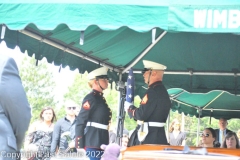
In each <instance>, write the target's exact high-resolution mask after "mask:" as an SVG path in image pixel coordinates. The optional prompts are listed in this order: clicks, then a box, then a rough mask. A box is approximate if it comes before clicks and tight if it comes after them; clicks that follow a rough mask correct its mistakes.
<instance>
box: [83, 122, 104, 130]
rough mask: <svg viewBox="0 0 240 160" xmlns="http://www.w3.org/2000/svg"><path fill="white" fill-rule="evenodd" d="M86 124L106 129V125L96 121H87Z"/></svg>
mask: <svg viewBox="0 0 240 160" xmlns="http://www.w3.org/2000/svg"><path fill="white" fill-rule="evenodd" d="M87 126H92V127H95V128H100V129H105V130H108V125H105V124H101V123H96V122H87Z"/></svg>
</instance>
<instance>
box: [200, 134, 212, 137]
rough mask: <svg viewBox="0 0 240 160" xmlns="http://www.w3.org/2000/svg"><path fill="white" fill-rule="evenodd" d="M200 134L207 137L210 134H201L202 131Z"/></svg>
mask: <svg viewBox="0 0 240 160" xmlns="http://www.w3.org/2000/svg"><path fill="white" fill-rule="evenodd" d="M200 136H201V137H203V136H204V137H209V136H210V135H209V134H208V133H207V134H203V133H202V134H201V135H200Z"/></svg>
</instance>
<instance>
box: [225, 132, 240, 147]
mask: <svg viewBox="0 0 240 160" xmlns="http://www.w3.org/2000/svg"><path fill="white" fill-rule="evenodd" d="M222 148H231V149H237V148H240V147H239V140H238V137H237V134H236V133H235V132H228V133H227V135H226V137H225V139H224V141H223V144H222Z"/></svg>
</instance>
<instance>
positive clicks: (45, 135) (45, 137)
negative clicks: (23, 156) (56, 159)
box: [24, 107, 56, 159]
mask: <svg viewBox="0 0 240 160" xmlns="http://www.w3.org/2000/svg"><path fill="white" fill-rule="evenodd" d="M55 120H56V115H55V113H54V110H53V109H52V108H51V107H45V108H44V109H42V111H41V113H40V121H36V122H34V123H33V124H32V125H31V126H30V127H29V130H28V135H27V136H26V140H25V143H24V149H25V150H26V151H31V152H33V151H35V152H38V154H37V155H34V156H33V158H34V159H49V157H50V147H51V141H52V132H53V128H54V124H53V122H54V121H55ZM33 158H31V159H33Z"/></svg>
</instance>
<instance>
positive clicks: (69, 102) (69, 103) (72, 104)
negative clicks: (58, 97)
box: [65, 100, 79, 107]
mask: <svg viewBox="0 0 240 160" xmlns="http://www.w3.org/2000/svg"><path fill="white" fill-rule="evenodd" d="M78 106H79V105H78V104H77V103H76V102H74V101H73V100H67V101H66V102H65V107H78Z"/></svg>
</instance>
